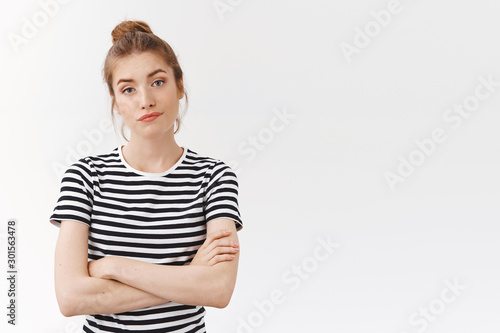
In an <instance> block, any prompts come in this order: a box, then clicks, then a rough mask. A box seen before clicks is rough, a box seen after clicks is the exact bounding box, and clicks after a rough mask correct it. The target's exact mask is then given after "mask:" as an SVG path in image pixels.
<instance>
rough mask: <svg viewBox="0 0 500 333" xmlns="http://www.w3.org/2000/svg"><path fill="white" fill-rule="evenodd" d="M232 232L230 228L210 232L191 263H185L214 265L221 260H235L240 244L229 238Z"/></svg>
mask: <svg viewBox="0 0 500 333" xmlns="http://www.w3.org/2000/svg"><path fill="white" fill-rule="evenodd" d="M230 234H231V231H230V230H218V231H215V232H212V233H210V234H208V235H207V239H206V240H205V242H204V243H203V245H202V246H201V247H200V248H199V249H198V252H196V255H195V256H194V258H193V260H192V261H191V263H189V262H188V263H186V264H184V265H205V266H213V265H215V264H217V263H219V262H223V261H231V260H233V259H234V254H235V253H237V252H238V251H239V245H238V244H237V243H235V242H233V241H232V240H231V239H229V238H227V236H229V235H230ZM224 237H226V238H224Z"/></svg>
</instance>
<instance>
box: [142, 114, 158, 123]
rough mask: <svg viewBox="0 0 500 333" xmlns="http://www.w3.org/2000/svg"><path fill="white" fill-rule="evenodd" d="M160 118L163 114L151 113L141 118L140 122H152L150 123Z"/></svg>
mask: <svg viewBox="0 0 500 333" xmlns="http://www.w3.org/2000/svg"><path fill="white" fill-rule="evenodd" d="M159 116H161V113H159V112H151V113H148V114H145V115H144V116H142V117H141V118H139V121H144V122H150V121H153V120H155V119H156V118H158V117H159Z"/></svg>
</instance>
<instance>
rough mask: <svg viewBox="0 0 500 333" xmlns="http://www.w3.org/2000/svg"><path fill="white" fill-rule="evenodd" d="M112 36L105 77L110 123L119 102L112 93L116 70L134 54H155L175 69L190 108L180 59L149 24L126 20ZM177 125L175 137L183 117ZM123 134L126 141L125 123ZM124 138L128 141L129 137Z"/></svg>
mask: <svg viewBox="0 0 500 333" xmlns="http://www.w3.org/2000/svg"><path fill="white" fill-rule="evenodd" d="M111 37H112V38H113V46H111V48H110V49H109V51H108V54H107V55H106V59H105V61H104V67H103V70H102V75H103V80H104V81H105V82H106V83H107V85H108V89H109V94H110V95H111V100H112V102H111V120H112V121H113V125H114V117H113V109H114V107H115V103H116V100H115V92H114V91H113V71H114V69H115V66H116V65H117V63H118V62H119V61H120V60H121V59H123V58H125V57H127V56H129V55H132V54H138V53H142V52H152V53H154V54H156V55H158V56H159V57H161V58H162V59H163V60H164V61H165V62H166V63H167V65H168V66H170V67H171V68H172V69H173V71H174V77H175V83H176V85H177V89H178V90H179V91H182V92H184V96H185V97H186V107H187V105H188V97H187V93H186V91H185V89H184V83H183V79H182V69H181V66H180V65H179V62H178V61H177V56H176V55H175V53H174V51H173V50H172V48H171V47H170V45H168V43H167V42H165V41H164V40H163V39H161V38H160V37H158V36H156V35H155V34H153V32H152V31H151V28H150V27H149V25H148V24H147V23H145V22H143V21H129V20H126V21H123V22H121V23H120V24H118V25H117V26H116V27H115V28H114V29H113V31H112V32H111ZM175 123H176V124H177V129H176V130H175V132H174V134H175V133H177V131H179V128H180V125H181V118H180V115H179V116H178V117H177V119H175ZM121 134H122V136H123V137H124V138H125V135H124V134H123V124H122V127H121ZM125 139H126V140H127V138H125ZM127 141H128V140H127Z"/></svg>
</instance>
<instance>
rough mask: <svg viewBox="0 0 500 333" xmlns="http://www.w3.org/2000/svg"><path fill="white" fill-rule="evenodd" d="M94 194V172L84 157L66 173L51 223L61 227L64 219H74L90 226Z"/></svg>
mask: <svg viewBox="0 0 500 333" xmlns="http://www.w3.org/2000/svg"><path fill="white" fill-rule="evenodd" d="M93 195H94V191H93V182H92V172H91V170H90V167H89V165H88V163H87V162H86V160H85V158H82V159H80V160H79V161H77V162H75V163H73V164H72V165H71V166H70V167H69V168H68V169H67V170H66V172H65V173H64V176H63V178H62V180H61V189H60V192H59V199H58V200H57V203H56V206H55V208H54V211H53V212H52V215H51V216H50V223H52V224H53V225H55V226H56V227H61V221H62V220H73V221H78V222H82V223H85V224H86V225H88V226H89V227H90V217H91V214H92V203H93Z"/></svg>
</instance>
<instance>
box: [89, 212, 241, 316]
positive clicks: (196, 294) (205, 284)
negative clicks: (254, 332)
mask: <svg viewBox="0 0 500 333" xmlns="http://www.w3.org/2000/svg"><path fill="white" fill-rule="evenodd" d="M224 229H228V230H229V231H231V234H230V235H229V236H227V237H226V238H228V239H229V240H230V241H233V242H235V243H238V235H237V233H236V227H235V223H234V221H233V220H230V219H227V218H217V219H214V220H212V221H209V222H208V223H207V233H214V232H223V230H224ZM218 241H220V242H227V240H224V239H221V240H218ZM218 241H217V242H218ZM100 260H104V262H102V265H101V267H103V268H101V269H100V270H101V274H102V275H101V277H103V278H108V279H115V280H118V281H120V282H123V283H125V284H127V285H130V286H133V287H136V288H138V289H141V290H144V291H146V292H149V293H151V294H154V295H156V296H158V297H160V298H164V299H169V300H171V301H174V302H177V303H180V304H186V305H202V306H211V307H216V308H224V307H226V306H227V305H228V304H229V301H230V299H231V296H232V293H233V290H234V286H235V283H236V275H237V270H238V260H239V252H235V253H234V259H233V260H231V261H224V262H220V263H218V264H217V265H213V266H204V265H189V266H165V265H156V264H150V263H146V262H142V261H137V260H133V259H128V258H123V257H115V256H109V257H105V258H103V259H100ZM104 267H105V268H104ZM91 275H92V273H91Z"/></svg>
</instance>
